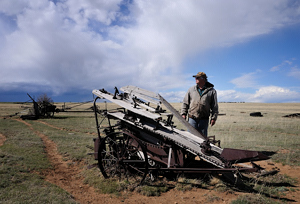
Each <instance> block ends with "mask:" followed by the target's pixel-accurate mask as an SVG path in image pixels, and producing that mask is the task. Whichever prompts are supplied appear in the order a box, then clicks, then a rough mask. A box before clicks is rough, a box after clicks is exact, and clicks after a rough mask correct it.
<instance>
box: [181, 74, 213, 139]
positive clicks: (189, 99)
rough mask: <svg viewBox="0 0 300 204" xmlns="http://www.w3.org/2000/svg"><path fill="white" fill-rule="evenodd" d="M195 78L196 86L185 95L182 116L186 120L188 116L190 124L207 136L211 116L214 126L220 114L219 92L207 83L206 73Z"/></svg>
mask: <svg viewBox="0 0 300 204" xmlns="http://www.w3.org/2000/svg"><path fill="white" fill-rule="evenodd" d="M193 77H195V79H196V85H195V86H192V87H191V88H189V90H188V92H187V93H186V94H185V97H184V99H183V103H182V108H181V115H182V117H183V118H184V119H186V118H187V116H188V121H189V123H190V124H191V125H192V126H193V127H195V128H196V129H197V130H198V131H199V132H201V133H202V134H203V135H205V136H207V129H208V123H209V116H210V114H211V120H210V125H211V126H213V125H214V124H215V123H216V120H217V117H218V113H219V110H218V109H219V108H218V101H217V92H216V90H215V89H214V85H213V84H211V83H209V82H208V81H207V76H206V74H205V73H204V72H198V74H197V75H194V76H193Z"/></svg>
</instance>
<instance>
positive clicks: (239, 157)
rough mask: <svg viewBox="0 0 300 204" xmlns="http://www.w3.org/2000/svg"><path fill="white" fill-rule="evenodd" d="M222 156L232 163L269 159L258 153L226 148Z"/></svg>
mask: <svg viewBox="0 0 300 204" xmlns="http://www.w3.org/2000/svg"><path fill="white" fill-rule="evenodd" d="M220 156H221V157H222V158H224V159H226V160H227V161H230V162H231V163H235V162H247V161H255V160H265V159H269V157H268V156H266V155H264V154H263V153H261V152H258V151H250V150H241V149H231V148H224V149H223V152H222V153H221V155H220Z"/></svg>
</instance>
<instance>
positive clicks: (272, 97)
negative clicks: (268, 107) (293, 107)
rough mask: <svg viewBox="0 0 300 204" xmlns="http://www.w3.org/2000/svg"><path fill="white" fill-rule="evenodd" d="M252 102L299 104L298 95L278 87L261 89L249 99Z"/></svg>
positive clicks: (299, 94) (299, 95)
mask: <svg viewBox="0 0 300 204" xmlns="http://www.w3.org/2000/svg"><path fill="white" fill-rule="evenodd" d="M286 99H289V101H286ZM249 100H250V101H252V102H264V103H265V102H271V103H272V102H282V101H285V102H299V101H300V93H298V92H296V91H292V90H290V89H287V88H282V87H278V86H266V87H261V88H260V89H259V90H257V91H256V93H255V94H254V95H253V96H252V97H251V98H250V99H249Z"/></svg>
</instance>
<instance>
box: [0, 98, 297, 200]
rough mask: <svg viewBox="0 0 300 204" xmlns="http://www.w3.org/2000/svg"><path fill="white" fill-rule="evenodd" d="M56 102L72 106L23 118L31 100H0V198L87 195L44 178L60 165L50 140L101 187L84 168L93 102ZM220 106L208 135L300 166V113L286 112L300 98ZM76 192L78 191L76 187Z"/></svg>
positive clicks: (95, 174) (227, 144)
mask: <svg viewBox="0 0 300 204" xmlns="http://www.w3.org/2000/svg"><path fill="white" fill-rule="evenodd" d="M55 105H56V106H57V108H60V109H61V108H62V107H63V105H65V107H68V108H69V109H66V110H67V111H66V112H59V113H55V114H54V117H53V118H44V119H39V120H26V121H23V122H22V121H21V120H20V119H19V117H20V115H22V114H27V113H28V108H31V106H32V104H31V103H29V104H18V103H0V142H1V143H0V163H1V165H0V189H1V191H0V203H2V202H3V203H22V200H24V199H25V200H28V203H45V202H47V201H48V200H51V201H52V202H54V203H55V202H57V203H61V201H62V200H64V202H63V203H73V202H74V203H75V202H78V201H80V199H83V198H81V197H80V196H82V195H81V192H82V188H83V184H82V186H81V188H80V187H78V195H76V193H75V194H74V193H72V196H71V195H70V193H67V192H66V191H68V192H70V191H69V190H67V188H68V186H71V183H66V184H64V183H63V182H62V183H61V187H60V188H59V187H58V186H57V185H58V184H56V183H55V182H56V181H52V182H51V183H53V182H54V183H55V185H53V184H49V183H48V182H46V181H45V178H46V180H47V178H48V176H45V175H48V174H49V173H45V172H48V171H49V169H55V168H56V167H55V164H54V163H53V162H54V160H53V161H52V160H51V158H49V152H47V151H49V150H45V148H47V145H46V142H48V143H49V141H48V140H50V141H53V142H54V143H55V144H56V146H55V151H57V152H56V153H55V154H57V155H59V157H58V159H59V158H60V157H61V160H59V161H60V162H61V163H65V165H67V166H69V167H71V166H73V165H75V164H76V165H77V163H78V164H79V163H80V164H81V167H80V169H81V170H82V173H80V175H81V176H83V177H84V179H85V181H84V183H85V184H87V183H89V184H90V185H93V186H96V188H102V187H99V186H98V185H99V183H101V182H102V183H103V182H104V181H103V180H100V181H98V180H97V179H96V178H101V174H100V173H99V170H95V169H94V170H88V169H86V166H87V165H90V164H94V163H95V161H94V159H93V158H92V157H91V156H87V153H90V152H92V150H91V149H89V148H87V147H92V146H93V138H95V137H97V134H96V128H95V126H96V125H95V119H94V113H93V112H90V110H91V109H90V107H92V105H93V104H92V103H87V104H84V105H80V106H77V105H78V104H75V103H66V104H64V103H56V104H55ZM172 105H173V106H174V107H175V108H176V109H177V110H179V109H180V106H181V104H179V103H173V104H172ZM98 106H100V108H101V109H102V108H104V107H106V106H107V107H108V109H110V108H116V107H117V106H116V105H114V104H112V103H106V104H105V103H99V104H98ZM84 111H85V112H84ZM219 112H220V116H219V117H218V120H217V123H216V125H215V126H213V127H209V130H208V135H209V136H212V135H214V136H215V137H216V139H217V140H221V147H222V148H225V147H228V148H239V149H249V150H259V151H265V152H273V154H274V155H273V156H272V161H273V162H277V163H281V164H284V165H290V166H300V119H299V118H288V117H283V116H285V115H290V114H294V113H299V112H300V104H299V103H284V104H266V103H219ZM252 112H261V114H262V115H263V116H262V117H252V116H250V113H252ZM174 121H175V125H176V126H177V128H179V129H184V127H183V126H182V125H180V124H178V123H177V120H176V119H174ZM102 125H105V124H102ZM45 138H46V139H45ZM49 144H50V143H49ZM49 144H48V145H49ZM50 145H51V144H50ZM45 152H47V154H46V153H45ZM51 154H54V153H51ZM47 155H48V156H47ZM56 160H57V159H56ZM33 172H39V173H37V174H33ZM58 174H59V172H58ZM64 174H66V173H64V172H62V175H64ZM48 179H49V180H51V178H48ZM52 179H53V178H52ZM60 179H61V178H60ZM60 179H58V183H59V182H60V181H61V180H60ZM73 179H74V178H73ZM71 180H72V179H70V181H68V182H71ZM63 181H64V180H63ZM64 182H66V181H64ZM64 185H65V186H64ZM72 185H73V184H72ZM76 185H77V186H79V185H78V184H74V186H76ZM107 185H108V184H107ZM97 186H98V187H97ZM112 188H119V187H112ZM63 189H65V190H63ZM72 192H76V189H75V190H74V189H73V190H72ZM101 192H104V190H103V189H102V190H101ZM77 196H78V197H77ZM74 197H75V200H76V201H75V200H74ZM101 198H102V199H106V197H101ZM84 199H88V198H84ZM85 201H86V200H85ZM107 202H108V201H107ZM82 203H85V202H82ZM110 203H112V202H110Z"/></svg>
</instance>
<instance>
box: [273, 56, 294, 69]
mask: <svg viewBox="0 0 300 204" xmlns="http://www.w3.org/2000/svg"><path fill="white" fill-rule="evenodd" d="M294 60H296V59H295V58H292V59H290V60H284V61H283V62H282V63H281V64H279V65H276V66H274V67H272V68H271V69H270V71H271V72H277V71H280V70H281V69H282V68H283V69H285V68H288V67H290V66H292V65H293V61H294Z"/></svg>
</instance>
